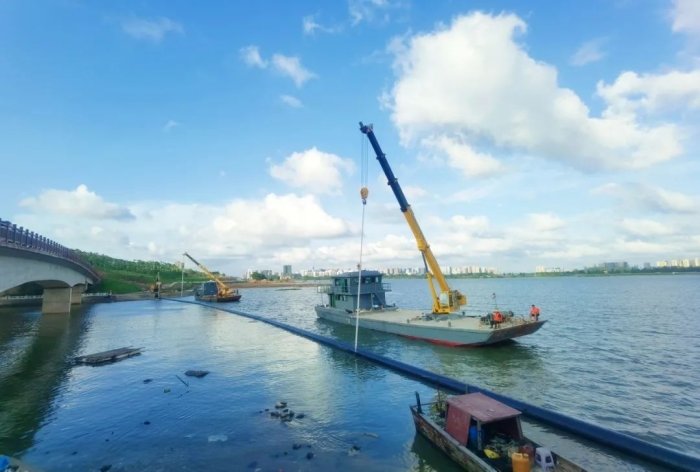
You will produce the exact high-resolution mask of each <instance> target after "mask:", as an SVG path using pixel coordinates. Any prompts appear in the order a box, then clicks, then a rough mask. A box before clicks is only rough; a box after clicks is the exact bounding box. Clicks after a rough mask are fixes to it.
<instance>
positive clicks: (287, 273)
mask: <svg viewBox="0 0 700 472" xmlns="http://www.w3.org/2000/svg"><path fill="white" fill-rule="evenodd" d="M282 275H283V276H284V277H291V276H292V266H291V265H285V266H282Z"/></svg>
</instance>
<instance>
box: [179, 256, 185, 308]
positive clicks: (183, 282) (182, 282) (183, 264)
mask: <svg viewBox="0 0 700 472" xmlns="http://www.w3.org/2000/svg"><path fill="white" fill-rule="evenodd" d="M184 291H185V255H184V254H183V255H182V281H181V282H180V298H182V296H183V293H184Z"/></svg>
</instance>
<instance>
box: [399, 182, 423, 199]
mask: <svg viewBox="0 0 700 472" xmlns="http://www.w3.org/2000/svg"><path fill="white" fill-rule="evenodd" d="M402 187H403V186H402ZM403 193H404V195H405V196H406V198H408V199H409V200H410V199H413V198H421V197H425V196H427V195H429V192H428V191H427V190H426V189H424V188H423V187H419V186H417V185H406V186H405V187H403Z"/></svg>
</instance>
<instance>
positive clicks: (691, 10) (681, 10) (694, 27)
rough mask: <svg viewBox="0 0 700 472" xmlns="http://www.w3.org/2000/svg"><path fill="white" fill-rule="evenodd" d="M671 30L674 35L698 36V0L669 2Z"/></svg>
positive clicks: (699, 23) (699, 3) (699, 28)
mask: <svg viewBox="0 0 700 472" xmlns="http://www.w3.org/2000/svg"><path fill="white" fill-rule="evenodd" d="M671 2H672V4H673V8H672V10H671V20H672V25H671V29H672V30H673V32H674V33H686V34H690V35H695V34H700V2H698V0H671Z"/></svg>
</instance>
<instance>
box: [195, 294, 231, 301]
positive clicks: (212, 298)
mask: <svg viewBox="0 0 700 472" xmlns="http://www.w3.org/2000/svg"><path fill="white" fill-rule="evenodd" d="M241 297H242V295H241V294H236V295H228V296H222V297H219V296H217V295H195V297H194V298H195V300H199V301H201V302H219V303H223V302H237V301H239V300H240V299H241Z"/></svg>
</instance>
